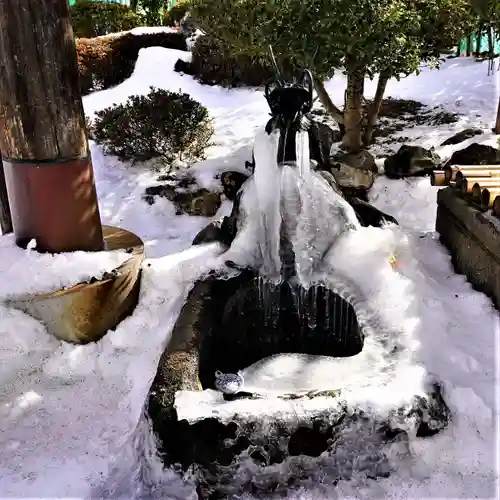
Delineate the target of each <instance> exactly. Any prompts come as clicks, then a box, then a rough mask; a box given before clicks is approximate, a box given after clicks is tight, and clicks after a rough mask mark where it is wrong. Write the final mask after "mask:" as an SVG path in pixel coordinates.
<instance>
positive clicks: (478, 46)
mask: <svg viewBox="0 0 500 500" xmlns="http://www.w3.org/2000/svg"><path fill="white" fill-rule="evenodd" d="M483 29H484V25H483V23H481V24H480V25H479V30H478V32H477V38H476V50H475V51H474V52H475V53H476V57H479V54H480V53H481V41H482V35H483Z"/></svg>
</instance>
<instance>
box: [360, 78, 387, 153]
mask: <svg viewBox="0 0 500 500" xmlns="http://www.w3.org/2000/svg"><path fill="white" fill-rule="evenodd" d="M388 81H389V76H388V75H387V74H384V73H381V74H380V75H379V77H378V83H377V90H376V92H375V97H374V98H373V102H372V103H371V105H370V107H369V110H368V119H367V122H366V129H365V135H364V137H363V144H364V146H365V147H368V146H369V145H370V144H371V143H372V137H373V131H374V130H375V124H376V123H377V119H378V114H379V113H380V106H381V105H382V99H383V98H384V94H385V89H386V87H387V82H388Z"/></svg>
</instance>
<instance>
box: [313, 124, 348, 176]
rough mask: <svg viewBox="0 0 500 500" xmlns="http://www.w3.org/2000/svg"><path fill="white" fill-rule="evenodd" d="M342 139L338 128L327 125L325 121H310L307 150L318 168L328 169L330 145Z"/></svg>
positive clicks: (329, 166) (329, 164) (330, 164)
mask: <svg viewBox="0 0 500 500" xmlns="http://www.w3.org/2000/svg"><path fill="white" fill-rule="evenodd" d="M341 140H342V134H341V133H340V130H335V129H333V128H331V127H329V126H328V125H327V124H326V123H321V122H317V121H314V120H313V121H311V124H310V126H309V150H310V154H311V159H312V160H315V161H316V162H317V164H318V169H321V170H323V169H324V170H330V168H331V167H332V160H331V158H330V156H331V151H332V146H333V145H334V144H335V143H336V142H340V141H341Z"/></svg>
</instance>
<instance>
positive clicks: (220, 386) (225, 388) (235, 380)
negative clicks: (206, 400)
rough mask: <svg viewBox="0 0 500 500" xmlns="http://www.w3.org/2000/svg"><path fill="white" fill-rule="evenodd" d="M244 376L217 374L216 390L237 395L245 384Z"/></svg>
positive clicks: (239, 374) (238, 374) (239, 373)
mask: <svg viewBox="0 0 500 500" xmlns="http://www.w3.org/2000/svg"><path fill="white" fill-rule="evenodd" d="M244 382H245V381H244V379H243V374H242V373H241V372H238V373H236V374H235V373H222V372H221V371H219V370H217V371H216V372H215V388H216V389H217V390H218V391H220V392H223V393H224V394H236V393H237V392H239V391H240V390H241V388H242V387H243V384H244Z"/></svg>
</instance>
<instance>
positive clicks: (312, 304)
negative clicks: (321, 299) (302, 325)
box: [307, 285, 318, 330]
mask: <svg viewBox="0 0 500 500" xmlns="http://www.w3.org/2000/svg"><path fill="white" fill-rule="evenodd" d="M317 290H318V288H317V286H316V285H313V286H312V287H311V288H310V289H309V304H308V306H309V307H308V310H309V311H308V315H307V324H308V326H309V328H310V329H311V330H314V329H315V328H316V323H317V322H316V319H317V318H316V315H317V300H318V294H317Z"/></svg>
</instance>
